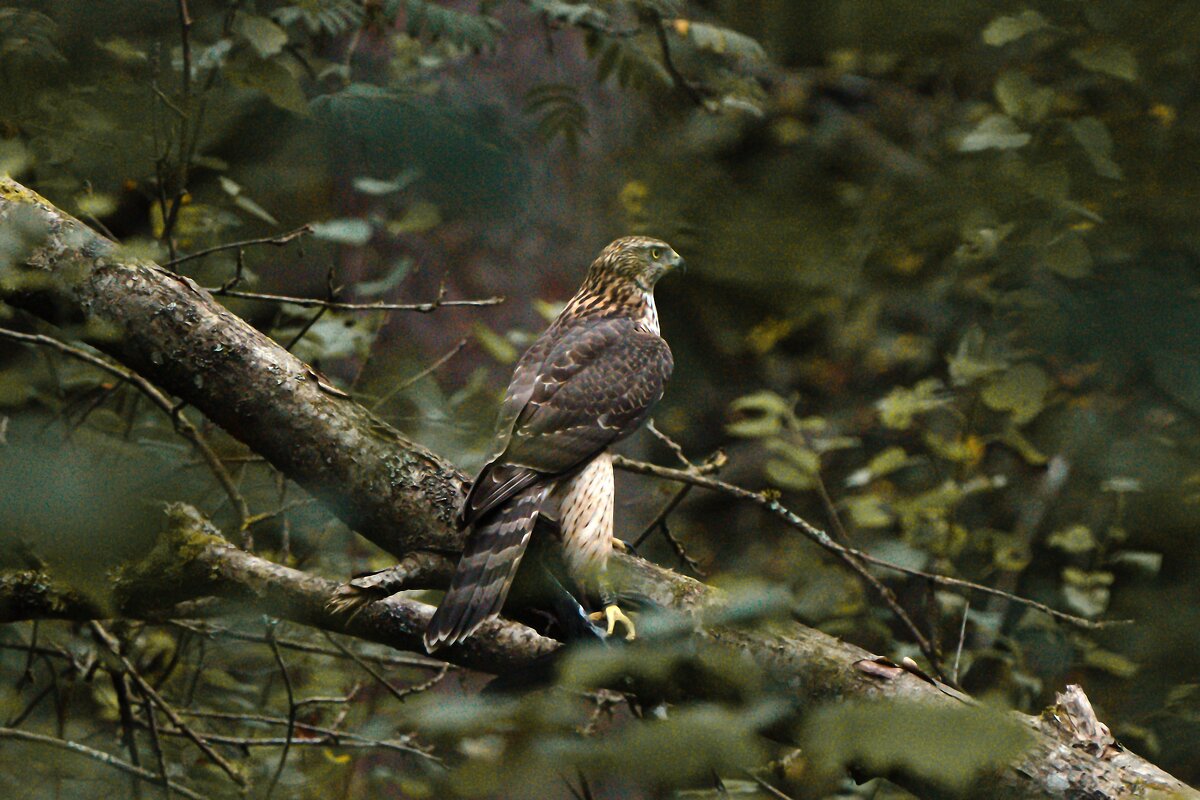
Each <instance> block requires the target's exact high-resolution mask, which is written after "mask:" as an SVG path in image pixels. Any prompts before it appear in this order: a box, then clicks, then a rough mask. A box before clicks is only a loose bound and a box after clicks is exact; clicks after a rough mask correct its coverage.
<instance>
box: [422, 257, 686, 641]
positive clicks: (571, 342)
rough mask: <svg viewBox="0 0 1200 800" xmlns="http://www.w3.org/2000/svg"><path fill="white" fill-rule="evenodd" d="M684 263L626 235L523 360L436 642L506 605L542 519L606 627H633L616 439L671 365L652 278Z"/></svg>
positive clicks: (434, 624) (457, 635)
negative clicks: (616, 559)
mask: <svg viewBox="0 0 1200 800" xmlns="http://www.w3.org/2000/svg"><path fill="white" fill-rule="evenodd" d="M682 263H683V259H681V258H680V257H679V254H678V253H676V252H675V251H674V250H672V249H671V247H670V245H668V244H667V243H666V242H662V241H659V240H658V239H650V238H647V237H642V236H629V237H625V238H622V239H617V240H616V241H615V242H613V243H612V244H610V245H609V246H608V247H606V248H604V250H603V251H601V253H600V255H599V256H598V257H597V258H596V260H595V261H594V262H592V265H591V267H590V268H589V269H588V273H587V277H586V278H585V279H584V281H583V285H582V286H581V287H580V288H579V291H578V292H576V293H575V296H574V297H572V298H571V299H570V300H569V301H568V302H567V305H566V307H565V308H563V310H562V313H560V314H559V315H558V317H557V318H556V319H555V320H554V322H552V323H551V324H550V327H549V328H547V329H546V330H545V331H544V332H543V333H542V335H541V336H539V337H538V338H537V340H536V341H535V342H534V343H533V345H532V346H530V348H529V350H528V351H526V353H525V354H524V355H523V356H522V357H521V360H520V361H519V362H518V363H517V368H516V370H515V371H514V372H513V376H512V380H511V381H510V383H509V385H508V392H507V393H506V394H505V397H504V403H503V405H502V406H501V409H500V415H499V420H498V423H497V427H496V446H495V448H494V449H493V451H492V452H493V454H492V456H491V457H490V458H489V459H488V460H487V462H486V464H485V465H484V467H483V469H481V470H480V471H479V475H478V476H476V478H475V480H474V481H473V482H472V483H471V487H470V490H469V491H468V492H467V496H466V498H465V499H464V500H463V503H462V506H461V508H460V509H459V513H458V518H457V524H458V527H459V530H463V529H465V528H467V527H470V528H471V529H472V530H471V532H470V533H469V534H468V536H467V543H466V548H465V549H464V551H463V555H462V559H461V560H460V561H459V562H458V568H457V570H456V571H455V573H454V577H453V579H452V580H451V582H450V589H449V590H448V591H447V592H446V597H445V599H444V600H442V603H441V605H439V606H438V609H437V611H436V612H435V613H434V615H433V618H432V619H431V620H430V621H429V626H428V627H427V628H426V630H425V647H426V649H427V650H429V651H430V652H433V651H434V650H435V649H437V648H439V647H442V646H444V645H450V644H454V643H456V642H459V641H462V640H463V639H465V638H466V637H468V636H470V635H471V634H472V633H473V632H474V631H475V630H476V628H478V627H479V626H480V625H481V624H483V623H484V622H485V621H486V620H489V619H491V618H492V617H494V616H496V615H497V614H498V613H499V612H500V608H501V607H502V606H503V605H504V599H505V597H506V596H507V595H508V590H509V588H510V587H511V586H512V582H513V578H514V577H515V575H516V572H517V567H518V566H519V565H520V563H521V557H522V556H523V555H524V554H525V548H526V546H527V545H528V544H529V538H530V536H531V535H532V534H533V530H534V527H535V525H537V523H538V520H539V518H540V519H541V520H542V521H543V525H545V523H547V522H548V523H551V525H550V526H549V527H550V528H551V529H552V530H554V531H555V532H556V534H557V538H558V543H559V545H560V546H561V552H562V556H563V562H564V563H565V565H566V568H567V571H568V573H569V574H570V576H571V577H572V578H573V579H574V580H575V581H576V582H578V583H579V584H580V585H582V586H585V587H594V588H597V589H599V594H600V596H601V602H602V603H603V605H604V606H605V609H604V613H603V615H602V616H603V617H604V618H606V620H607V631H608V633H609V634H611V633H613V631H614V629H615V627H616V624H617V623H618V622H620V623H621V624H622V625H624V626H625V627H626V629H627V630H628V636H627V638H633V635H634V627H633V623H632V622H631V621H630V620H629V618H628V617H626V616H625V615H624V613H622V612H621V609H620V608H619V607H618V606H617V604H616V602H615V601H614V599H613V596H612V593H611V592H610V591H609V589H608V588H607V583H606V581H605V579H604V574H605V569H606V566H607V563H608V556H609V553H610V552H611V550H612V547H613V471H612V458H611V456H610V455H609V448H610V447H611V446H612V445H613V444H615V443H616V442H618V441H620V440H621V439H624V438H625V437H626V436H629V434H631V433H633V432H634V431H635V430H637V429H638V427H639V426H640V425H641V424H642V422H643V421H644V420H645V419H646V416H647V415H648V414H649V413H650V409H651V408H652V407H653V406H654V404H655V403H657V402H658V401H659V399H660V398H661V397H662V395H663V388H664V387H665V385H666V382H667V379H668V378H669V377H670V375H671V368H672V366H673V361H672V358H671V350H670V348H668V347H667V343H666V342H665V341H663V339H662V337H661V336H660V335H659V326H658V310H657V309H656V308H655V306H654V284H655V283H656V282H657V281H658V279H659V278H661V277H662V276H663V275H664V274H665V273H667V272H668V271H670V270H672V269H674V268H675V267H678V266H679V265H681V264H682ZM539 535H540V534H539ZM597 616H601V615H597Z"/></svg>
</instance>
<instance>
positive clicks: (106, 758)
mask: <svg viewBox="0 0 1200 800" xmlns="http://www.w3.org/2000/svg"><path fill="white" fill-rule="evenodd" d="M0 739H21V740H24V741H26V742H37V743H38V744H45V745H49V746H51V747H57V748H59V749H60V750H67V751H69V752H72V753H77V754H79V755H81V756H86V757H88V758H91V759H94V760H96V761H99V762H100V763H101V764H105V765H107V766H110V767H112V768H113V769H117V770H120V771H121V772H124V773H126V774H127V775H134V776H136V777H138V778H141V779H142V780H144V781H146V782H147V783H158V781H159V777H158V776H157V775H155V774H154V773H153V772H151V771H150V770H147V769H142V768H141V767H135V766H134V765H133V764H130V763H129V762H128V761H122V760H121V759H119V758H117V757H116V756H114V755H112V754H110V753H105V752H104V751H102V750H96V749H93V748H91V747H88V746H87V745H83V744H80V743H79V742H72V741H69V740H67V739H56V738H54V737H53V736H43V735H42V734H40V733H31V732H29V731H22V730H17V729H15V728H0ZM167 785H168V786H170V787H171V789H173V790H175V791H176V792H178V793H179V794H180V795H182V796H184V797H186V798H188V800H205V798H204V795H202V794H197V793H196V792H193V791H192V790H191V789H188V788H186V787H184V786H180V785H179V784H177V783H170V782H168V784H167Z"/></svg>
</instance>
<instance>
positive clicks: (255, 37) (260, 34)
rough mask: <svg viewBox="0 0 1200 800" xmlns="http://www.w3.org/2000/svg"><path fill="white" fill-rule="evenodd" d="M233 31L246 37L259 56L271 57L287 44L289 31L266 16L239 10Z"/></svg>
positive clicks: (234, 20) (234, 19)
mask: <svg viewBox="0 0 1200 800" xmlns="http://www.w3.org/2000/svg"><path fill="white" fill-rule="evenodd" d="M233 31H234V33H236V34H237V35H238V36H241V37H242V38H243V39H245V40H246V41H247V42H248V43H249V44H250V46H251V47H253V48H254V52H256V53H258V57H259V58H270V57H271V56H273V55H276V54H278V53H279V52H281V51H282V50H283V48H284V46H286V45H287V42H288V35H287V31H285V30H284V29H283V28H281V27H279V26H278V25H276V24H275V23H274V22H272V21H271V20H269V19H267V18H266V17H260V16H258V15H257V14H247V13H245V12H242V11H239V12H237V15H236V16H235V17H234V18H233Z"/></svg>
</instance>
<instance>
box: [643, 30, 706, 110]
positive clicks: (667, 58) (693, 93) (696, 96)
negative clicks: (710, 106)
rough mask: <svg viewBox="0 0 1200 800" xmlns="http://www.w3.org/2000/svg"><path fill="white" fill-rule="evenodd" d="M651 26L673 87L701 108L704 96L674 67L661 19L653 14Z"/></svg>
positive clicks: (669, 44) (669, 45)
mask: <svg viewBox="0 0 1200 800" xmlns="http://www.w3.org/2000/svg"><path fill="white" fill-rule="evenodd" d="M652 24H653V26H654V35H655V36H656V37H658V47H659V49H660V50H662V59H663V66H664V67H666V69H667V74H668V75H670V76H671V80H673V81H674V82H675V86H677V87H678V88H680V89H683V91H684V92H686V93H687V96H688V97H690V98H691V100H692V102H693V103H695V104H696V105H698V106H703V105H704V104H705V103H704V95H702V94H701V93H700V90H699V89H697V88H696V86H695V85H694V84H693V83H692V82H691V81H689V80H688V79H687V78H685V77H684V76H683V73H682V72H680V71H679V68H678V67H677V66H675V59H673V58H672V57H671V43H670V41H668V39H667V29H666V26H665V25H663V19H662V17H660V16H659V15H657V14H655V15H654V19H653V21H652Z"/></svg>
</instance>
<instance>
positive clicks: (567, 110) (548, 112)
mask: <svg viewBox="0 0 1200 800" xmlns="http://www.w3.org/2000/svg"><path fill="white" fill-rule="evenodd" d="M525 112H526V113H527V114H530V115H532V116H534V117H536V118H537V121H538V125H537V128H538V133H539V134H541V135H542V138H544V139H546V140H547V141H553V140H554V139H556V138H558V137H560V136H561V137H562V138H563V141H565V142H566V143H567V146H568V147H570V148H572V149H575V148H576V147H578V146H579V140H580V138H582V137H584V136H586V135H587V124H588V112H587V108H585V107H584V105H583V103H581V102H579V90H578V89H576V88H575V87H574V86H571V85H570V84H564V83H547V84H544V85H542V86H536V87H534V88H533V89H530V90H529V91H528V92H527V93H526V94H525Z"/></svg>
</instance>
